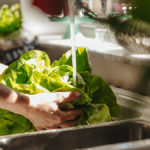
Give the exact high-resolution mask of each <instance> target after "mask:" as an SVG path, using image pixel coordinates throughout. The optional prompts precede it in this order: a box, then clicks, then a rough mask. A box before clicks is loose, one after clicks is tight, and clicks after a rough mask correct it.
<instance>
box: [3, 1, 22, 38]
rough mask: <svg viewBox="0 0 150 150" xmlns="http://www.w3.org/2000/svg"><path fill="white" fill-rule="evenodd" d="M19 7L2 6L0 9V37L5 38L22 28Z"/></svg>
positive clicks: (15, 5)
mask: <svg viewBox="0 0 150 150" xmlns="http://www.w3.org/2000/svg"><path fill="white" fill-rule="evenodd" d="M19 8H20V5H19V4H14V5H12V6H11V7H10V8H9V6H8V5H3V6H2V7H1V8H0V36H6V35H8V34H10V33H12V32H14V31H17V30H19V29H20V28H21V27H22V16H21V13H20V11H19Z"/></svg>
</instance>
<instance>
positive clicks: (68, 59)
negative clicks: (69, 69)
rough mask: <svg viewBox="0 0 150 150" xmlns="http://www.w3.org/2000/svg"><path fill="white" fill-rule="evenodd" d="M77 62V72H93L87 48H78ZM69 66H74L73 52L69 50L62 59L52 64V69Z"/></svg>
mask: <svg viewBox="0 0 150 150" xmlns="http://www.w3.org/2000/svg"><path fill="white" fill-rule="evenodd" d="M76 62H77V72H80V71H88V72H91V65H90V63H89V58H88V54H87V50H86V48H78V49H77V51H76ZM61 65H69V66H72V52H71V50H69V51H68V52H66V53H65V54H63V55H62V57H61V58H60V59H59V60H57V61H54V62H53V63H52V65H51V66H52V67H54V66H61Z"/></svg>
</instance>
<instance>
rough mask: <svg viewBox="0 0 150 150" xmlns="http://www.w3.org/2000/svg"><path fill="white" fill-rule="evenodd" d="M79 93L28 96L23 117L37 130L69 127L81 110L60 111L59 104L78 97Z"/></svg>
mask: <svg viewBox="0 0 150 150" xmlns="http://www.w3.org/2000/svg"><path fill="white" fill-rule="evenodd" d="M80 95H81V94H80V92H78V91H75V92H55V93H40V94H35V95H30V96H29V104H28V106H27V111H26V114H25V116H26V117H27V118H28V119H29V120H30V121H31V122H32V124H33V125H34V127H35V128H36V129H37V130H43V129H54V128H57V127H62V128H64V127H70V126H72V125H74V123H75V122H76V117H77V116H78V115H80V114H81V112H82V111H81V110H68V111H61V110H60V109H59V104H60V103H64V102H69V101H72V100H75V99H77V98H79V97H80Z"/></svg>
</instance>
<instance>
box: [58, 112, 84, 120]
mask: <svg viewBox="0 0 150 150" xmlns="http://www.w3.org/2000/svg"><path fill="white" fill-rule="evenodd" d="M59 113H60V115H61V117H62V120H61V122H64V121H68V120H74V119H75V118H76V117H77V116H78V115H80V114H81V113H82V110H68V111H59ZM61 122H60V123H61Z"/></svg>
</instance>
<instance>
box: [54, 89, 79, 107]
mask: <svg viewBox="0 0 150 150" xmlns="http://www.w3.org/2000/svg"><path fill="white" fill-rule="evenodd" d="M80 96H81V93H80V92H79V91H71V92H58V93H57V98H56V103H58V104H60V103H64V102H70V101H73V100H75V99H77V98H79V97H80Z"/></svg>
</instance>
